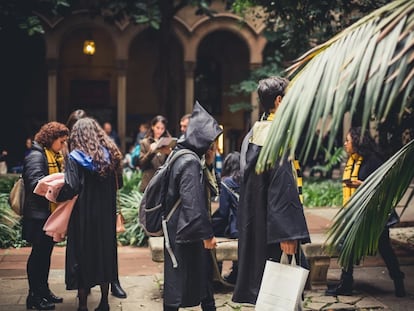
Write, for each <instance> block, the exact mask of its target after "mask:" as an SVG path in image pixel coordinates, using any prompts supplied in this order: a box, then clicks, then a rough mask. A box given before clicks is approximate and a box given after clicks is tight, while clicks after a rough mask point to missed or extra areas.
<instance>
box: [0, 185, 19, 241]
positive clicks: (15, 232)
mask: <svg viewBox="0 0 414 311" xmlns="http://www.w3.org/2000/svg"><path fill="white" fill-rule="evenodd" d="M8 199H9V195H8V194H7V193H0V248H7V247H16V246H19V245H21V242H20V241H21V235H20V232H21V226H20V222H19V220H20V217H19V216H17V215H16V214H15V213H14V212H13V210H12V209H11V208H10V205H9V203H8Z"/></svg>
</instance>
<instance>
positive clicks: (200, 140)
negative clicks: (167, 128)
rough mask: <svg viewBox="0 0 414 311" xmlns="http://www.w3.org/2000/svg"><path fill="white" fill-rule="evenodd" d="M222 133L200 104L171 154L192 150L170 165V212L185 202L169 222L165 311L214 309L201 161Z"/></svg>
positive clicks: (211, 245)
mask: <svg viewBox="0 0 414 311" xmlns="http://www.w3.org/2000/svg"><path fill="white" fill-rule="evenodd" d="M221 133H222V129H221V128H220V127H219V125H218V123H217V121H216V120H215V119H214V118H213V117H212V116H211V115H210V114H209V113H208V112H207V111H206V110H205V109H204V108H203V107H202V106H201V105H200V104H199V103H198V102H196V103H195V105H194V108H193V112H192V114H191V117H190V122H189V125H188V128H187V130H186V134H185V135H183V136H182V137H181V138H180V139H179V140H178V142H177V146H176V147H175V148H174V150H173V153H174V152H176V151H177V150H179V149H189V150H191V151H193V154H183V155H181V156H180V157H179V158H178V159H177V160H176V161H175V162H174V163H173V164H172V166H171V171H170V175H169V185H168V194H167V196H166V203H167V212H168V209H169V208H170V209H171V208H172V205H173V204H174V203H175V202H177V200H178V199H181V202H180V204H179V206H178V208H177V210H176V211H175V212H174V213H173V215H172V217H171V218H170V220H169V221H168V223H167V227H168V237H164V238H168V239H169V242H170V244H171V248H172V250H173V252H174V255H175V258H176V259H177V263H178V266H177V267H174V266H173V262H172V259H171V257H170V256H169V255H168V254H166V253H165V254H164V258H165V261H164V302H163V305H164V310H165V311H172V310H178V309H179V308H184V307H192V306H197V305H200V304H201V308H202V310H203V311H212V310H216V307H215V301H214V295H213V293H214V292H213V272H212V271H213V270H212V266H211V264H212V263H211V259H212V257H211V251H210V250H211V249H213V248H215V247H216V238H215V237H214V233H213V227H212V224H211V221H210V214H209V206H208V194H207V191H206V189H207V188H206V185H205V180H206V179H205V178H204V176H203V168H202V165H201V161H200V159H201V158H202V157H203V155H205V154H206V152H207V151H208V149H209V148H210V146H211V145H212V144H213V143H214V141H215V140H216V138H217V137H218V136H219V135H220V134H221Z"/></svg>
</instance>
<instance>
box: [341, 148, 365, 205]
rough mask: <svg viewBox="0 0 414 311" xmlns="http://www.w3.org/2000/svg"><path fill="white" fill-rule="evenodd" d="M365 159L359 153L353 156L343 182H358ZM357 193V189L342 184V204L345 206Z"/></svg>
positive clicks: (350, 158)
mask: <svg viewBox="0 0 414 311" xmlns="http://www.w3.org/2000/svg"><path fill="white" fill-rule="evenodd" d="M363 159H364V158H363V157H362V156H361V155H359V154H357V153H353V154H351V156H350V157H349V158H348V161H347V162H346V165H345V169H344V174H343V178H342V180H351V181H355V180H358V173H359V169H360V167H361V163H362V160H363ZM355 191H356V188H354V187H348V186H347V184H346V183H342V195H343V198H342V204H343V205H344V206H345V204H346V202H348V200H349V198H350V197H351V195H352V194H353V193H354V192H355Z"/></svg>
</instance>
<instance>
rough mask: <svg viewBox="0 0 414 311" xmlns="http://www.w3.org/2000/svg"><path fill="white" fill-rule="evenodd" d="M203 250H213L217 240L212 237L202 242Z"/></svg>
mask: <svg viewBox="0 0 414 311" xmlns="http://www.w3.org/2000/svg"><path fill="white" fill-rule="evenodd" d="M203 242H204V248H206V249H213V248H216V247H217V240H216V237H214V236H213V237H212V238H211V239H208V240H204V241H203Z"/></svg>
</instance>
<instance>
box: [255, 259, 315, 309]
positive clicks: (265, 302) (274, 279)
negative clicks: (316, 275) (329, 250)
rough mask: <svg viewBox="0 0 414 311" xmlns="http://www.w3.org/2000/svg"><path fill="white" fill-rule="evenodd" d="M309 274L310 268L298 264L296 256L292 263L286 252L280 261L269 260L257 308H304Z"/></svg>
mask: <svg viewBox="0 0 414 311" xmlns="http://www.w3.org/2000/svg"><path fill="white" fill-rule="evenodd" d="M308 274H309V270H306V269H304V268H302V267H301V266H297V265H296V260H295V256H292V262H291V263H290V264H289V260H288V257H287V255H286V254H285V253H283V254H282V257H281V258H280V263H278V262H274V261H270V260H267V261H266V265H265V269H264V273H263V278H262V283H261V285H260V290H259V295H258V297H257V301H256V308H255V310H256V311H279V310H280V311H297V310H302V293H303V290H304V288H305V284H306V280H307V278H308Z"/></svg>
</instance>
